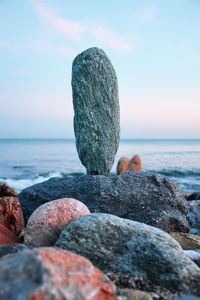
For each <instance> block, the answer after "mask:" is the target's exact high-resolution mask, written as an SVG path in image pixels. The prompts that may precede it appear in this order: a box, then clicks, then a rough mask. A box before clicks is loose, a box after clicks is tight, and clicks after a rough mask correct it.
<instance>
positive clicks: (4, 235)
mask: <svg viewBox="0 0 200 300" xmlns="http://www.w3.org/2000/svg"><path fill="white" fill-rule="evenodd" d="M20 242H21V241H20V239H19V238H18V237H17V236H16V235H15V234H14V233H13V232H12V231H10V230H9V229H8V228H6V227H5V226H3V225H1V224H0V245H2V244H10V243H20Z"/></svg>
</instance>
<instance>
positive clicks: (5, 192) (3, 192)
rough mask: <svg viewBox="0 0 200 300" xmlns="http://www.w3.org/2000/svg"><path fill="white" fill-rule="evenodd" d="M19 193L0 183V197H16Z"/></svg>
mask: <svg viewBox="0 0 200 300" xmlns="http://www.w3.org/2000/svg"><path fill="white" fill-rule="evenodd" d="M16 195H17V192H16V191H15V190H14V189H13V188H11V187H10V186H9V185H8V184H7V183H5V182H0V197H15V196H16Z"/></svg>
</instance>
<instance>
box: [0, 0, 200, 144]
mask: <svg viewBox="0 0 200 300" xmlns="http://www.w3.org/2000/svg"><path fill="white" fill-rule="evenodd" d="M199 16H200V0H167V1H166V0H140V1H138V0H124V1H120V0H119V1H118V0H101V1H94V0H84V1H81V0H79V1H78V0H74V1H67V0H0V20H1V21H0V24H1V26H0V138H73V137H74V130H73V114H74V113H73V106H72V92H71V68H72V61H73V59H74V58H75V57H76V55H78V54H79V53H81V52H82V51H84V50H86V49H87V48H90V47H99V48H102V49H103V50H104V51H105V52H106V54H107V55H108V57H109V58H110V60H111V62H112V64H113V66H114V68H115V70H116V73H117V77H118V85H119V101H120V119H121V120H120V126H121V137H122V138H200V33H199V32H200V17H199Z"/></svg>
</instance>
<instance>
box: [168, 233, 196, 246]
mask: <svg viewBox="0 0 200 300" xmlns="http://www.w3.org/2000/svg"><path fill="white" fill-rule="evenodd" d="M171 236H172V237H173V238H174V239H175V240H176V241H177V242H178V243H179V244H180V245H181V247H182V248H183V249H184V250H194V249H200V236H198V235H195V234H189V233H185V232H171Z"/></svg>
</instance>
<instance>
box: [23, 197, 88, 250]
mask: <svg viewBox="0 0 200 300" xmlns="http://www.w3.org/2000/svg"><path fill="white" fill-rule="evenodd" d="M88 214H90V211H89V209H88V208H87V206H86V205H85V204H83V203H82V202H80V201H79V200H76V199H73V198H62V199H58V200H54V201H50V202H48V203H45V204H43V205H41V206H40V207H38V208H37V209H36V210H35V211H34V212H33V213H32V215H31V216H30V218H29V220H28V223H27V226H26V228H25V230H24V243H25V244H26V245H27V246H31V247H42V246H53V245H54V243H55V242H56V241H57V239H58V237H59V234H60V232H61V231H62V229H63V228H64V227H65V226H66V225H67V224H68V223H70V222H72V221H73V220H75V219H78V218H80V217H81V216H85V215H88Z"/></svg>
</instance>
